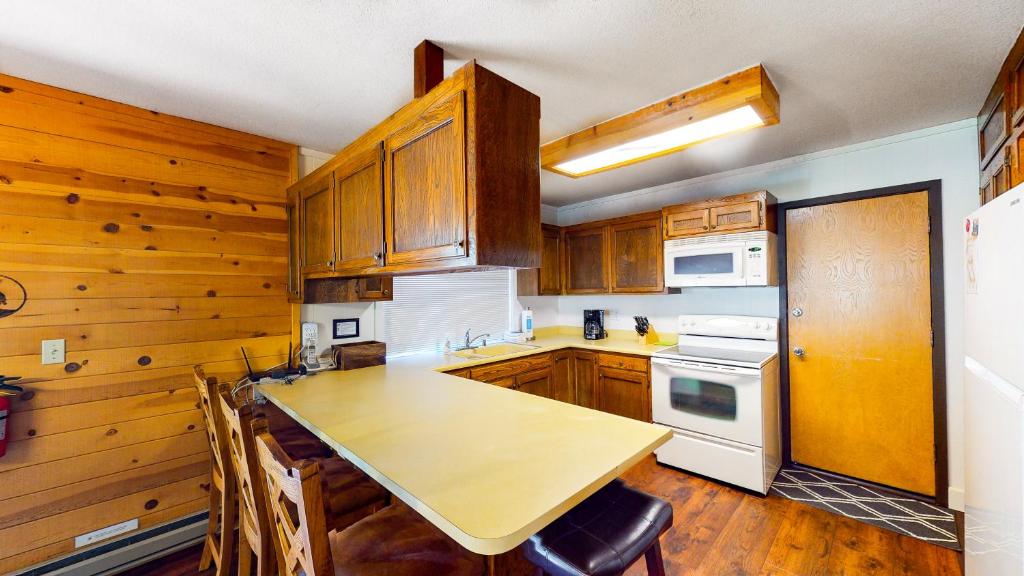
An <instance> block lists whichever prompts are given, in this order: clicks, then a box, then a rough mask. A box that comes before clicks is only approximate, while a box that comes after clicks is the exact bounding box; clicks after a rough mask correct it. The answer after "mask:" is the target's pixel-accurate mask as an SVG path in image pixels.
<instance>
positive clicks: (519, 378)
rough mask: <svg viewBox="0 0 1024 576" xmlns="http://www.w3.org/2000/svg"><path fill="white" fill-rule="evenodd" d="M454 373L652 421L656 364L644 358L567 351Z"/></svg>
mask: <svg viewBox="0 0 1024 576" xmlns="http://www.w3.org/2000/svg"><path fill="white" fill-rule="evenodd" d="M448 373H449V374H451V375H453V376H460V377H462V378H470V379H472V380H477V381H479V382H486V383H488V384H494V385H495V386H501V387H503V388H510V389H512V390H518V391H520V392H526V393H527V394H535V395H537V396H543V397H545V398H552V399H554V400H559V401H562V402H568V403H570V404H576V405H579V406H583V407H585V408H593V409H596V410H601V411H602V412H608V413H610V414H618V415H619V416H625V417H626V418H633V419H636V420H641V421H644V422H650V421H651V364H650V360H649V359H648V358H645V357H642V356H631V355H626V354H613V353H608V352H591V351H589V350H578V349H567V350H559V351H557V352H553V353H550V354H536V355H533V356H524V357H522V358H515V359H512V360H505V361H501V362H492V363H490V364H482V365H480V366H474V367H472V368H461V369H458V370H453V371H451V372H448Z"/></svg>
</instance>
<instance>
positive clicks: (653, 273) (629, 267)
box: [608, 212, 665, 293]
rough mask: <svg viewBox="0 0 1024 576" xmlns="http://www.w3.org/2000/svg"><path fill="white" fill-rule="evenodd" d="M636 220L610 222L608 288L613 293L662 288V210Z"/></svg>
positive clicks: (660, 290)
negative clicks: (609, 275)
mask: <svg viewBox="0 0 1024 576" xmlns="http://www.w3.org/2000/svg"><path fill="white" fill-rule="evenodd" d="M639 218H640V219H638V220H636V221H627V222H621V223H618V224H612V225H610V226H609V233H608V242H609V252H610V258H609V261H610V266H611V278H610V284H611V291H612V292H616V293H642V292H663V291H664V290H665V264H664V262H663V256H662V255H663V254H664V245H665V241H664V239H663V238H662V231H661V213H660V212H652V213H651V214H649V215H644V216H640V217H639Z"/></svg>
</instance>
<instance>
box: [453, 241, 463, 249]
mask: <svg viewBox="0 0 1024 576" xmlns="http://www.w3.org/2000/svg"><path fill="white" fill-rule="evenodd" d="M452 246H453V247H455V248H462V240H456V241H455V242H452Z"/></svg>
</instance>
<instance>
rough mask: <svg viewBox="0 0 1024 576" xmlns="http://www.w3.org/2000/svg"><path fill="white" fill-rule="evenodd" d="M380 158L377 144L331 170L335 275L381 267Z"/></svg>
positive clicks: (381, 167)
mask: <svg viewBox="0 0 1024 576" xmlns="http://www.w3.org/2000/svg"><path fill="white" fill-rule="evenodd" d="M383 158H384V151H383V148H382V145H381V144H377V145H376V146H373V147H371V148H369V149H367V150H366V151H365V152H363V153H361V154H355V155H353V156H352V158H351V160H350V161H348V162H346V163H345V164H342V165H341V166H339V167H338V168H337V169H336V170H335V171H334V190H335V197H336V200H337V205H336V207H335V209H336V210H337V246H338V256H337V259H336V260H335V262H334V269H335V270H336V271H338V272H346V271H351V270H359V269H367V268H379V267H383V266H384V174H383Z"/></svg>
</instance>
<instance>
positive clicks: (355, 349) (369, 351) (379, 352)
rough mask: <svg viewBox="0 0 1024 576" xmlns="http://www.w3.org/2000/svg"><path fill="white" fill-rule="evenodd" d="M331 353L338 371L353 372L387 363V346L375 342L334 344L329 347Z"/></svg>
mask: <svg viewBox="0 0 1024 576" xmlns="http://www.w3.org/2000/svg"><path fill="white" fill-rule="evenodd" d="M331 352H332V353H333V354H334V363H335V364H336V365H337V366H338V370H355V369H356V368H367V367H369V366H380V365H382V364H386V363H387V361H386V359H385V356H386V355H387V346H386V345H385V344H384V343H383V342H377V341H375V340H369V341H367V342H353V343H351V344H334V345H333V346H331Z"/></svg>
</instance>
